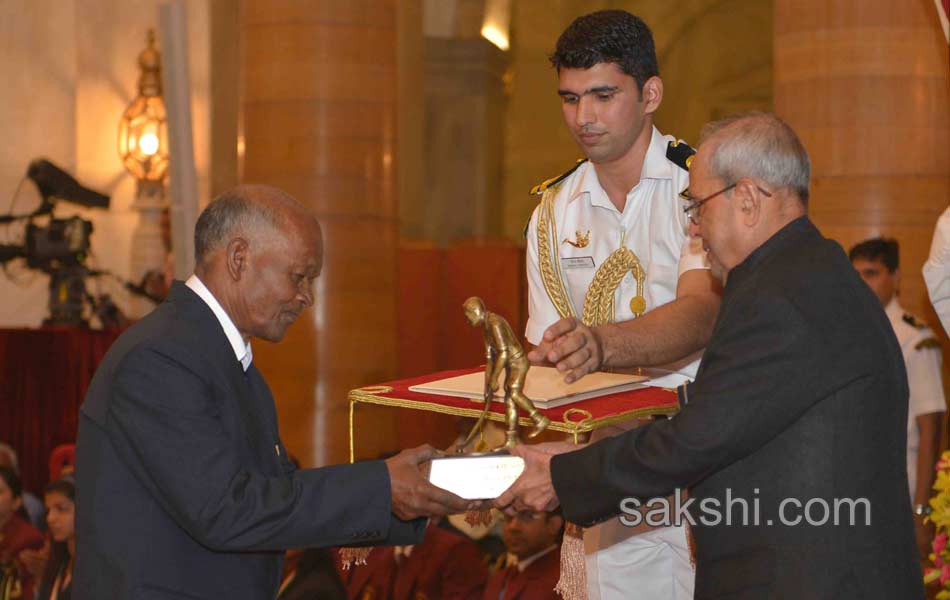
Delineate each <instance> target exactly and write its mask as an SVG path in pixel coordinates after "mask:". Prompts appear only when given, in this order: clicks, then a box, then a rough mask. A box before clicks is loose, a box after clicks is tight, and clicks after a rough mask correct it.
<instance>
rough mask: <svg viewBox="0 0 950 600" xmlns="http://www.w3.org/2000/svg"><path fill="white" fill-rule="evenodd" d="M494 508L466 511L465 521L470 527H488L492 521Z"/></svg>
mask: <svg viewBox="0 0 950 600" xmlns="http://www.w3.org/2000/svg"><path fill="white" fill-rule="evenodd" d="M491 511H492V509H491V508H483V509H480V510H469V511H466V513H465V522H466V523H468V524H469V526H470V527H488V526H489V525H491V523H492V513H491Z"/></svg>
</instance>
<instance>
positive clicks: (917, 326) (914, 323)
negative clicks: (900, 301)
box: [902, 313, 927, 329]
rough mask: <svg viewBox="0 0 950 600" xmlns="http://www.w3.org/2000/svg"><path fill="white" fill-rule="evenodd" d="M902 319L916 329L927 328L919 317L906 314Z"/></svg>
mask: <svg viewBox="0 0 950 600" xmlns="http://www.w3.org/2000/svg"><path fill="white" fill-rule="evenodd" d="M902 319H903V320H904V322H905V323H907V324H908V325H910V326H911V327H913V328H914V329H923V328H924V327H926V326H927V324H926V323H924V322H922V321H920V320H919V319H918V318H917V317H915V316H914V315H912V314H910V313H904V316H903V317H902Z"/></svg>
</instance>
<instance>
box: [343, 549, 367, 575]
mask: <svg viewBox="0 0 950 600" xmlns="http://www.w3.org/2000/svg"><path fill="white" fill-rule="evenodd" d="M372 550H373V549H372V548H340V550H339V552H340V562H341V563H343V569H344V570H345V569H349V568H350V567H352V566H353V565H365V564H366V559H367V558H368V557H369V553H370V552H372Z"/></svg>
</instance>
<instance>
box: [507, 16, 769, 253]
mask: <svg viewBox="0 0 950 600" xmlns="http://www.w3.org/2000/svg"><path fill="white" fill-rule="evenodd" d="M604 8H622V9H625V10H628V11H630V12H633V13H635V14H637V15H639V16H640V17H642V18H643V19H644V21H646V23H647V24H648V25H649V26H650V28H651V29H652V31H653V35H654V39H655V42H656V47H657V56H658V58H659V62H660V74H661V76H662V78H663V81H664V86H665V94H664V100H663V105H662V107H661V108H660V110H659V112H658V114H657V126H658V127H659V128H660V130H661V131H663V132H664V133H668V134H672V135H676V136H677V137H680V138H683V139H685V140H686V141H688V142H690V143H693V144H695V142H696V138H697V137H698V134H699V130H700V128H701V127H702V124H703V123H705V122H706V121H708V120H710V119H712V118H715V117H717V116H721V115H724V114H728V113H730V112H734V111H736V110H741V109H749V108H759V109H766V110H767V109H769V108H771V104H772V78H771V70H772V3H771V2H764V1H762V0H680V1H678V2H668V1H666V0H641V1H639V2H634V1H626V2H621V1H613V2H608V1H600V2H598V1H594V0H560V1H558V2H553V1H552V2H515V3H514V9H513V10H514V12H513V14H512V48H511V51H510V53H511V57H510V60H511V64H512V75H513V78H512V81H511V86H510V97H509V98H508V111H507V113H506V116H505V123H504V128H505V134H504V135H505V157H504V174H503V182H504V184H503V185H504V198H505V208H504V220H503V231H502V232H501V233H503V234H504V235H506V236H508V237H511V238H512V239H520V238H521V235H522V230H523V228H524V225H525V222H526V221H527V219H528V217H529V216H530V214H531V210H532V209H533V208H534V206H535V205H536V204H537V199H536V198H532V197H530V196H528V190H529V189H530V188H531V187H532V186H533V185H535V184H537V183H539V182H540V181H543V180H544V179H547V178H549V177H553V176H555V175H557V174H559V173H561V172H563V171H564V170H566V169H567V168H569V167H570V166H571V165H572V164H573V163H574V161H575V160H576V159H577V158H580V157H581V154H580V152H579V150H578V149H577V147H576V146H575V144H574V142H573V140H572V139H571V138H570V135H569V134H568V132H567V129H566V128H565V127H564V123H563V120H562V117H561V110H560V100H559V99H558V98H557V96H556V95H555V90H556V87H555V86H556V81H557V80H556V74H555V72H554V71H553V69H552V68H551V66H550V63H549V62H548V60H547V56H548V55H549V54H550V53H551V52H552V51H553V50H554V45H555V42H556V41H557V37H558V35H560V33H561V31H563V30H564V28H566V27H567V26H568V25H569V24H570V22H571V21H572V20H573V19H574V18H576V17H578V16H580V15H583V14H586V13H589V12H593V11H595V10H600V9H604Z"/></svg>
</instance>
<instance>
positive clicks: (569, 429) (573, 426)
mask: <svg viewBox="0 0 950 600" xmlns="http://www.w3.org/2000/svg"><path fill="white" fill-rule="evenodd" d="M379 389H382V390H384V391H382V392H380V391H377V390H379ZM366 390H371V391H372V393H371V392H367V391H366ZM390 391H392V388H389V387H386V386H374V387H366V388H357V389H355V390H350V393H349V394H348V396H347V398H348V399H349V401H350V462H353V461H354V460H355V452H354V449H355V443H356V442H355V436H354V433H355V430H354V427H353V422H354V417H355V414H354V413H355V410H356V404H357V403H360V402H362V403H364V404H376V405H380V406H396V407H399V408H411V409H414V410H427V411H429V412H435V413H440V414H443V415H452V416H455V417H471V418H475V419H477V418H478V417H479V416H480V415H481V414H482V409H481V408H455V407H454V406H443V405H441V404H436V403H434V402H422V401H419V400H405V399H402V398H387V397H385V396H378V395H376V394H379V393H387V392H390ZM667 391H669V392H673V393H675V390H667ZM479 403H480V404H481V401H479ZM473 404H474V402H473ZM577 410H580V409H568V410H566V411H564V419H565V420H564V421H551V424H550V425H549V426H548V429H549V430H551V431H560V432H563V433H569V434H571V435H574V436H577V435H579V434H581V433H589V432H591V431H594V430H595V429H600V428H601V427H606V426H608V425H613V424H614V423H622V422H624V421H629V420H631V419H636V418H639V417H650V416H653V415H671V414H673V413H675V412H677V411H678V410H679V407H678V406H677V405H676V404H673V405H670V406H665V407H662V408H652V407H651V408H637V409H634V410H628V411H625V412H622V413H619V414H616V415H610V416H609V417H601V418H599V419H588V418H585V419H581V420H580V421H572V420H570V419H569V415H572V414H576V413H574V412H572V411H577ZM584 412H586V411H584ZM588 414H589V413H588ZM488 419H489V420H490V421H498V422H499V423H504V422H505V415H503V414H498V413H492V412H490V413H488ZM518 424H519V425H522V426H524V427H531V426H533V425H534V422H533V421H532V420H531V419H529V418H527V417H519V418H518Z"/></svg>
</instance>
